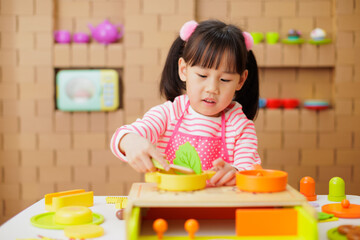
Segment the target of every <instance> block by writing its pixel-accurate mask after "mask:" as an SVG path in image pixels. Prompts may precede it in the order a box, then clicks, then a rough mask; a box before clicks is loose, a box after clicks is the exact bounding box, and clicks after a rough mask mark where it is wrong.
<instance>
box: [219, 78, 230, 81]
mask: <svg viewBox="0 0 360 240" xmlns="http://www.w3.org/2000/svg"><path fill="white" fill-rule="evenodd" d="M220 80H221V81H222V82H230V80H227V79H223V78H221V79H220Z"/></svg>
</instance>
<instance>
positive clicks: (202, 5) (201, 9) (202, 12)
mask: <svg viewBox="0 0 360 240" xmlns="http://www.w3.org/2000/svg"><path fill="white" fill-rule="evenodd" d="M196 4H197V5H196V13H197V16H198V17H199V18H200V19H199V20H200V21H201V20H205V19H209V18H210V17H211V16H212V17H213V18H216V19H224V18H225V17H226V14H227V4H223V2H222V1H220V0H215V1H211V2H206V1H199V2H197V3H196ZM189 19H191V18H189ZM180 26H181V25H180Z"/></svg>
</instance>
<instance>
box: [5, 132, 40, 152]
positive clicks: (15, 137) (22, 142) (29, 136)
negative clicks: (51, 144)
mask: <svg viewBox="0 0 360 240" xmlns="http://www.w3.org/2000/svg"><path fill="white" fill-rule="evenodd" d="M36 147H37V141H36V135H35V134H34V133H20V134H6V133H5V134H3V149H4V150H35V149H36Z"/></svg>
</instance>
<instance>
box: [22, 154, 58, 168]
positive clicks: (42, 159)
mask: <svg viewBox="0 0 360 240" xmlns="http://www.w3.org/2000/svg"><path fill="white" fill-rule="evenodd" d="M21 156H22V157H21V166H24V167H25V166H47V167H50V166H53V165H54V160H55V156H54V153H53V151H52V150H22V151H21Z"/></svg>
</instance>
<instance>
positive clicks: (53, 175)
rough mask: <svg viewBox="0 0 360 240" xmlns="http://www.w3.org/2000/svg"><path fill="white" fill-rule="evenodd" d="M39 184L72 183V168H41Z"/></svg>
mask: <svg viewBox="0 0 360 240" xmlns="http://www.w3.org/2000/svg"><path fill="white" fill-rule="evenodd" d="M39 173H40V174H39V182H40V183H57V182H71V180H72V169H71V167H63V166H61V167H60V166H57V167H45V166H40V167H39Z"/></svg>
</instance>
